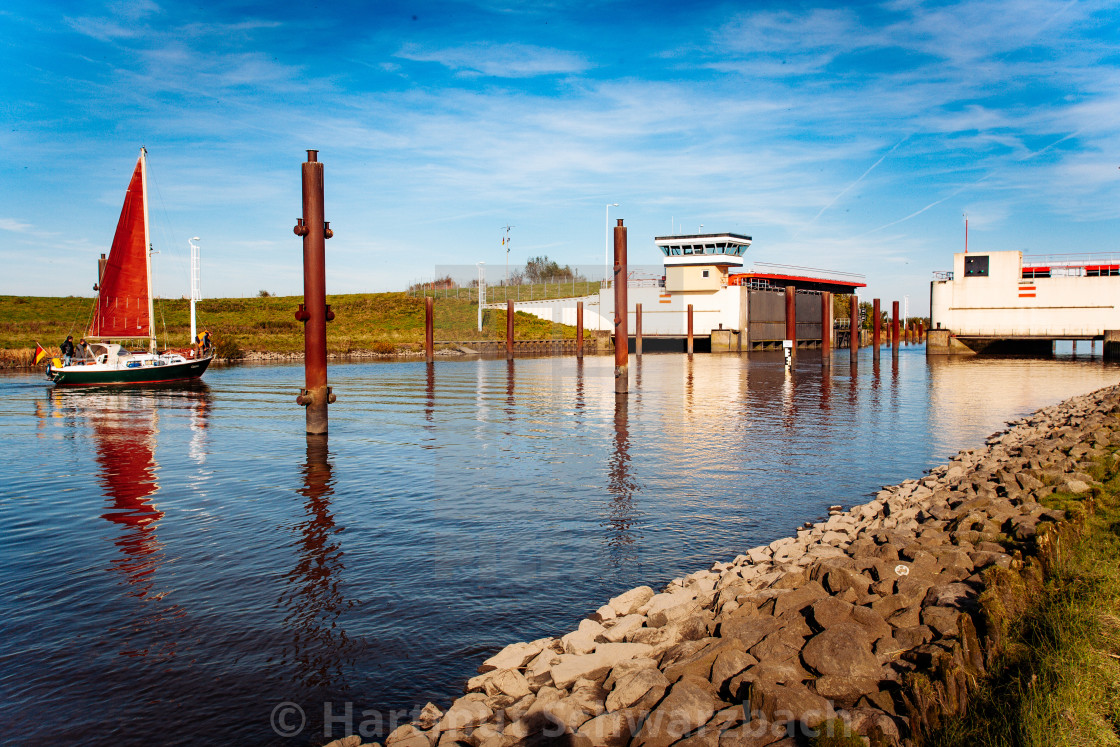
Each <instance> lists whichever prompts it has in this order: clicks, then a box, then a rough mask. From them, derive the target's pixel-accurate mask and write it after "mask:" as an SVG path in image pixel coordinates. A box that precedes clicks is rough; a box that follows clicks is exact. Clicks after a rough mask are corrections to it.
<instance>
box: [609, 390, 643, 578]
mask: <svg viewBox="0 0 1120 747" xmlns="http://www.w3.org/2000/svg"><path fill="white" fill-rule="evenodd" d="M607 491H608V492H609V493H610V504H609V506H608V510H607V517H606V521H605V522H604V527H605V528H606V530H607V556H608V562H609V563H610V566H611V568H612V569H613V570H614V571H616V572H619V571H623V570H626V571H632V570H633V567H634V566H635V565H636V563H637V560H638V558H637V550H636V546H635V542H634V539H635V538H634V532H635V522H636V520H637V508H636V506H635V495H636V494H637V492H638V491H639V485H638V482H637V480H635V479H634V475H633V474H632V469H631V465H630V414H629V401H628V398H627V397H626V395H619V396H616V397H615V400H614V439H613V449H612V451H611V458H610V463H609V472H608V482H607Z"/></svg>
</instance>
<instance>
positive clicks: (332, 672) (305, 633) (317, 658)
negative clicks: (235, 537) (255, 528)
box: [280, 436, 356, 690]
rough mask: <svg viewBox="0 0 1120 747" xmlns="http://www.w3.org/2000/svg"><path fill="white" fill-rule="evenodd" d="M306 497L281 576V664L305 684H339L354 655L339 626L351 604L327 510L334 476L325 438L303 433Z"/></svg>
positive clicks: (339, 529) (335, 531) (335, 530)
mask: <svg viewBox="0 0 1120 747" xmlns="http://www.w3.org/2000/svg"><path fill="white" fill-rule="evenodd" d="M301 471H302V473H303V487H302V488H301V489H300V491H299V493H300V495H302V496H304V497H305V498H306V502H305V503H304V513H303V517H302V520H301V521H300V522H298V523H297V524H295V526H294V529H295V530H296V532H297V534H298V539H297V540H296V543H295V549H296V553H297V561H296V566H295V568H293V569H292V570H290V571H288V573H287V574H285V582H286V583H285V589H284V592H283V595H282V596H281V597H280V605H281V607H284V608H286V609H287V614H286V615H285V617H284V627H285V628H287V629H288V630H289V631H290V632H291V639H290V640H289V641H288V642H286V643H285V645H284V649H283V652H282V655H281V656H282V659H281V663H283V664H287V665H290V666H292V667H293V668H294V670H295V671H294V672H293V673H292V674H293V676H294V678H295V679H296V681H299V682H301V683H302V684H303V685H305V686H306V687H308V688H325V689H328V690H331V689H334V688H339V687H341V686H343V685H344V684H345V683H344V679H343V669H344V667H345V666H346V665H347V664H348V663H349V662H350V661H352V659H353V656H354V648H355V645H356V644H355V642H354V641H353V640H351V638H350V637H349V636H348V635H347V633H346V631H345V630H344V629H343V628H342V627H341V625H340V624H339V618H340V617H341V616H342V615H343V613H344V612H345V611H346V610H348V609H350V608H352V607H353V606H354V604H355V603H354V602H353V601H348V600H347V599H346V598H345V596H344V595H343V592H342V573H343V570H344V566H343V563H342V544H341V543H340V542H339V538H338V535H339V534H340V533H341V532H342V527H339V526H337V525H336V524H335V520H334V515H333V514H332V513H331V497H332V496H333V495H334V484H335V478H334V474H333V467H332V465H331V462H330V451H329V449H328V448H327V437H326V436H308V437H307V460H306V462H305V463H304V465H303V468H302V470H301Z"/></svg>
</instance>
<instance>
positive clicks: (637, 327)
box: [634, 304, 642, 355]
mask: <svg viewBox="0 0 1120 747" xmlns="http://www.w3.org/2000/svg"><path fill="white" fill-rule="evenodd" d="M641 354H642V305H641V304H636V305H635V306H634V355H641Z"/></svg>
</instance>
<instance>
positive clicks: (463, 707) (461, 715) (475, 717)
mask: <svg viewBox="0 0 1120 747" xmlns="http://www.w3.org/2000/svg"><path fill="white" fill-rule="evenodd" d="M493 715H494V712H493V711H492V710H491V709H490V707H489V706H487V705H486V704H485V703H483V702H481V701H479V700H474V699H472V697H471V696H467V697H463V698H459V699H458V700H456V701H455V702H454V703H452V704H451V707H450V708H448V709H447V713H445V714H443V718H442V719H440V722H439V724H438V725H437V726H436V728H437V729H438V730H439V731H441V732H442V731H451V730H456V729H467V728H470V727H472V726H478V725H479V724H481V723H485V722H486V721H489V720H490V718H491V717H492V716H493Z"/></svg>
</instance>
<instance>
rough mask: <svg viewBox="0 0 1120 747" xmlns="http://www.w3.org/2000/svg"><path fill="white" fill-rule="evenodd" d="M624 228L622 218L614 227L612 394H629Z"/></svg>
mask: <svg viewBox="0 0 1120 747" xmlns="http://www.w3.org/2000/svg"><path fill="white" fill-rule="evenodd" d="M626 279H627V267H626V227H625V226H623V225H622V218H619V219H618V224H617V225H615V227H614V393H615V395H620V394H622V395H625V394H629V392H630V333H629V330H628V329H627V327H628V326H629V325H628V324H627V316H628V314H627V312H628V311H629V306H628V305H627V304H628V303H629V301H628V299H627V297H626Z"/></svg>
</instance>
